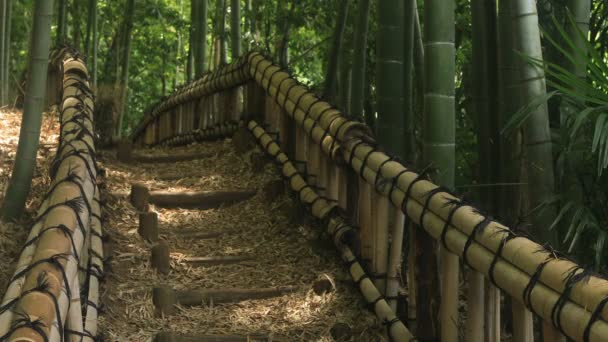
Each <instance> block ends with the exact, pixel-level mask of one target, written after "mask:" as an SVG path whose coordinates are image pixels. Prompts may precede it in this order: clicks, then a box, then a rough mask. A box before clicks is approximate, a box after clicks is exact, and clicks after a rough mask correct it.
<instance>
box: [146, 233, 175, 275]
mask: <svg viewBox="0 0 608 342" xmlns="http://www.w3.org/2000/svg"><path fill="white" fill-rule="evenodd" d="M150 264H151V265H152V268H155V269H156V270H157V271H158V272H159V273H162V274H169V272H170V271H171V257H170V256H169V245H168V244H167V243H166V242H165V241H163V240H161V241H159V243H157V244H156V245H154V246H153V247H152V249H151V250H150Z"/></svg>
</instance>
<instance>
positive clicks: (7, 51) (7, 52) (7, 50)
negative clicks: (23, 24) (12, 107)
mask: <svg viewBox="0 0 608 342" xmlns="http://www.w3.org/2000/svg"><path fill="white" fill-rule="evenodd" d="M12 4H13V2H12V1H10V0H7V1H6V16H5V17H6V19H5V22H4V32H5V37H4V72H3V75H4V83H3V84H4V104H10V98H9V96H10V90H11V87H10V77H11V73H10V66H11V29H12V17H13V15H12V7H13V5H12Z"/></svg>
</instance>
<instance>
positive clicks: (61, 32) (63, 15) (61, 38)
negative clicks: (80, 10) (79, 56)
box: [55, 0, 68, 46]
mask: <svg viewBox="0 0 608 342" xmlns="http://www.w3.org/2000/svg"><path fill="white" fill-rule="evenodd" d="M57 12H58V17H57V37H56V42H55V44H56V45H59V46H60V45H63V43H64V42H65V40H66V37H67V31H68V25H67V16H68V13H67V12H68V0H59V9H58V11H57Z"/></svg>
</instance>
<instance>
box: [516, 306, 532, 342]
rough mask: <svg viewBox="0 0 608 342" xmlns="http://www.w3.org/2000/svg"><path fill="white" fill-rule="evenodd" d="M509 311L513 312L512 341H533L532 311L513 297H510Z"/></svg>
mask: <svg viewBox="0 0 608 342" xmlns="http://www.w3.org/2000/svg"><path fill="white" fill-rule="evenodd" d="M511 311H512V314H513V341H522V342H534V320H533V317H532V312H530V310H528V309H527V308H526V307H525V305H523V304H522V303H520V302H519V301H518V300H517V299H514V298H511Z"/></svg>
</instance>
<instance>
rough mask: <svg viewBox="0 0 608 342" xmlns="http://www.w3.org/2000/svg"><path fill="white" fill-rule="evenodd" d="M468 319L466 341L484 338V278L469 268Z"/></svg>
mask: <svg viewBox="0 0 608 342" xmlns="http://www.w3.org/2000/svg"><path fill="white" fill-rule="evenodd" d="M467 275H468V277H467V284H468V286H469V288H468V291H467V321H466V326H465V340H466V341H483V340H484V324H483V323H484V320H485V318H484V317H485V316H484V312H485V308H484V303H485V296H484V293H485V291H484V285H485V282H484V279H483V274H480V273H478V272H476V271H474V270H471V269H469V270H468V271H467Z"/></svg>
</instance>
